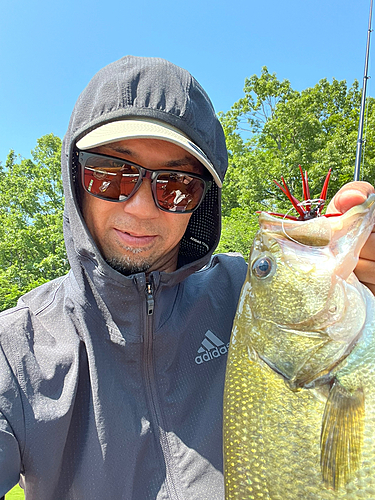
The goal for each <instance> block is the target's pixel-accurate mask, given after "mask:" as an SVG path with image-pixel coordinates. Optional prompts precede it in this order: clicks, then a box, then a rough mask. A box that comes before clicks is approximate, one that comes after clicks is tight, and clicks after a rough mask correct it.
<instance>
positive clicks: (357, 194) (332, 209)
mask: <svg viewBox="0 0 375 500" xmlns="http://www.w3.org/2000/svg"><path fill="white" fill-rule="evenodd" d="M371 193H375V189H374V187H373V186H372V185H371V184H369V183H368V182H362V181H356V182H349V183H348V184H345V186H343V187H342V188H341V189H340V191H338V192H337V193H336V195H335V196H334V198H333V199H332V201H331V202H330V204H329V205H328V208H327V213H331V214H334V213H338V212H339V213H342V214H343V213H345V212H347V211H348V210H349V209H350V208H352V207H354V206H355V205H360V204H361V203H363V202H364V201H365V200H366V199H367V197H368V196H369V194H371Z"/></svg>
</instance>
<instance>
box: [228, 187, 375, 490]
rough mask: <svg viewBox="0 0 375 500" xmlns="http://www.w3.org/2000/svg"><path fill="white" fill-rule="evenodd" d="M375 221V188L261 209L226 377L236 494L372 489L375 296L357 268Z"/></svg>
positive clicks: (232, 482)
mask: <svg viewBox="0 0 375 500" xmlns="http://www.w3.org/2000/svg"><path fill="white" fill-rule="evenodd" d="M374 220H375V195H371V196H370V197H369V198H368V200H367V201H366V202H365V203H363V204H362V205H360V206H357V207H354V208H352V209H351V210H350V211H348V212H347V213H346V214H344V215H342V216H339V217H332V218H326V217H318V218H316V219H312V220H309V221H305V222H300V221H289V220H285V219H280V218H276V217H273V216H271V215H268V214H265V213H262V214H261V215H260V220H259V222H260V231H259V232H258V234H257V235H256V237H255V240H254V243H253V246H252V250H251V254H250V262H249V270H248V275H247V278H246V281H245V283H244V286H243V289H242V292H241V297H240V301H239V305H238V310H237V314H236V318H235V321H234V325H233V332H232V338H231V343H230V349H229V358H228V365H227V373H226V381H225V395H224V459H225V483H226V499H227V500H232V499H233V500H234V499H236V500H248V499H262V500H267V499H270V500H310V499H311V500H331V499H365V500H370V499H371V500H373V499H375V300H374V297H373V295H372V294H371V292H370V291H369V290H368V289H367V288H366V287H365V286H363V285H362V284H361V283H359V281H358V280H357V278H356V277H355V275H354V274H353V269H354V267H355V265H356V262H357V260H358V255H359V252H360V249H361V247H362V246H363V244H364V242H365V241H366V239H367V237H368V235H369V233H370V232H371V229H372V227H373V224H374Z"/></svg>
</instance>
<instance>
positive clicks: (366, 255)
mask: <svg viewBox="0 0 375 500" xmlns="http://www.w3.org/2000/svg"><path fill="white" fill-rule="evenodd" d="M371 193H375V189H374V187H373V186H371V184H369V183H368V182H349V184H345V186H343V187H342V188H341V189H340V191H338V192H337V193H336V195H335V197H334V198H333V199H332V201H331V203H330V204H329V205H328V208H327V212H328V213H337V212H341V213H344V212H347V211H348V210H349V209H350V208H352V207H354V206H355V205H360V204H361V203H363V202H364V201H365V200H366V199H367V197H368V195H369V194H371ZM354 272H355V274H356V275H357V277H358V279H359V280H360V281H361V282H362V283H363V284H364V285H366V286H367V287H368V288H369V289H370V290H371V291H372V293H373V294H374V295H375V227H374V228H373V229H372V233H371V234H370V236H369V238H368V240H367V241H366V243H365V245H364V246H363V248H362V250H361V253H360V255H359V261H358V264H357V267H356V268H355V270H354Z"/></svg>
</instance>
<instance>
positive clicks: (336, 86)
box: [218, 67, 375, 255]
mask: <svg viewBox="0 0 375 500" xmlns="http://www.w3.org/2000/svg"><path fill="white" fill-rule="evenodd" d="M244 93H245V95H244V97H243V98H241V99H240V100H239V101H238V102H236V103H235V104H234V105H233V106H232V108H231V109H230V110H229V111H228V112H227V113H222V114H221V115H220V120H221V123H222V125H223V127H224V131H225V135H226V139H227V145H228V149H229V164H230V166H229V170H228V175H227V178H226V182H225V184H224V188H223V233H222V238H221V241H220V244H219V247H218V251H240V252H241V253H243V254H244V255H248V253H249V249H250V246H251V241H252V239H253V236H254V234H255V232H256V230H257V224H256V218H255V217H254V215H253V214H254V213H255V212H256V211H257V210H265V211H271V212H278V213H286V212H288V211H290V210H291V204H290V202H289V201H288V200H287V199H286V197H285V196H284V194H283V193H282V192H281V191H280V189H279V188H278V187H277V186H276V185H275V184H274V183H273V179H275V180H278V181H280V179H281V177H282V176H283V177H284V178H285V179H286V181H287V184H288V186H289V188H290V189H291V191H292V193H294V195H295V196H296V197H297V198H298V199H302V185H301V176H300V172H299V169H298V165H301V166H302V168H303V170H307V171H308V175H309V179H310V188H311V195H312V196H313V197H317V196H319V194H320V191H321V188H322V185H323V180H324V178H325V175H326V173H327V171H328V169H329V168H332V176H331V182H330V189H329V196H332V195H333V194H334V193H335V192H336V191H337V190H338V189H339V188H340V187H341V186H342V185H343V184H345V183H346V182H349V181H351V180H352V178H353V172H354V163H355V152H356V142H357V132H358V120H359V110H360V101H361V91H360V89H359V88H358V83H357V82H356V81H355V82H354V83H353V85H352V86H351V87H350V88H348V87H347V84H346V82H345V81H338V80H335V79H333V81H332V83H330V82H328V81H327V80H326V79H323V80H321V81H320V82H319V83H317V84H316V85H315V86H314V87H312V88H308V89H305V90H303V91H301V92H298V91H296V90H293V89H292V88H291V84H290V82H289V81H288V80H284V81H282V82H280V81H279V80H278V79H277V77H276V75H275V74H270V73H269V72H268V69H267V68H266V67H263V69H262V73H261V76H259V77H258V76H257V75H253V76H252V77H251V78H248V79H246V81H245V87H244ZM374 102H375V101H374V99H372V98H369V99H368V106H367V127H366V130H365V135H366V147H365V155H364V162H363V165H362V167H361V168H362V179H363V180H367V181H369V182H370V183H373V182H374V179H375V159H374V158H375V151H374V148H375V142H374V139H375V137H374V134H375V130H374V126H373V125H374V121H375V105H374ZM292 212H293V210H292ZM238 231H240V234H237V232H238Z"/></svg>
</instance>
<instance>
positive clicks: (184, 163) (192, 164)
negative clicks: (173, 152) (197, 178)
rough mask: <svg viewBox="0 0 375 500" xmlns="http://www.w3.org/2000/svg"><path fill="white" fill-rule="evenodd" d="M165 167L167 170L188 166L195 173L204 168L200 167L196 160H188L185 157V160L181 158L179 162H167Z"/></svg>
mask: <svg viewBox="0 0 375 500" xmlns="http://www.w3.org/2000/svg"><path fill="white" fill-rule="evenodd" d="M165 166H166V167H169V168H173V167H186V166H190V167H193V169H194V170H195V171H196V172H197V173H201V172H202V168H204V167H202V165H201V163H200V162H199V161H198V160H195V159H193V158H189V156H185V158H181V159H179V160H170V161H167V162H166V164H165Z"/></svg>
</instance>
